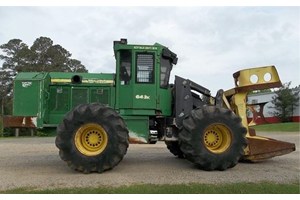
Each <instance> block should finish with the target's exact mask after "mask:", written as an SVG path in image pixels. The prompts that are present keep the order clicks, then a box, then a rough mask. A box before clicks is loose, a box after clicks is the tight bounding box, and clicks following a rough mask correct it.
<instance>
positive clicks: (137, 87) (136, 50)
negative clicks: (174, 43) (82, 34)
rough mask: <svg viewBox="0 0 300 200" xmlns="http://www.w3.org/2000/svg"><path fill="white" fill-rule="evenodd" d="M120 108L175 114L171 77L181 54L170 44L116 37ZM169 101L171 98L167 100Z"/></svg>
mask: <svg viewBox="0 0 300 200" xmlns="http://www.w3.org/2000/svg"><path fill="white" fill-rule="evenodd" d="M114 53H115V58H116V109H119V110H120V113H121V114H124V115H127V114H128V115H148V116H149V115H150V116H151V115H156V114H157V113H158V112H160V113H162V114H164V115H168V114H171V103H170V100H171V99H172V97H171V92H170V88H169V79H170V74H171V70H172V67H173V64H177V60H178V59H177V55H176V54H175V53H173V52H172V51H170V50H169V49H168V48H167V47H165V46H163V45H160V44H158V43H155V44H154V45H134V44H127V40H126V39H121V40H120V41H114ZM167 101H168V102H167Z"/></svg>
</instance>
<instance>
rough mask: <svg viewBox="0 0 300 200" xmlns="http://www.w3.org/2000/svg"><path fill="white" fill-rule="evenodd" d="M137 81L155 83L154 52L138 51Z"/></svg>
mask: <svg viewBox="0 0 300 200" xmlns="http://www.w3.org/2000/svg"><path fill="white" fill-rule="evenodd" d="M136 82H137V83H154V54H149V53H137V55H136Z"/></svg>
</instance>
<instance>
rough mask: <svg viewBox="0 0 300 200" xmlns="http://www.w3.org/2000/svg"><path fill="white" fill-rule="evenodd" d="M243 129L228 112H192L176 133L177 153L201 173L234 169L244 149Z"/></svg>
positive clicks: (207, 109) (211, 109) (209, 109)
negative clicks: (178, 149)
mask: <svg viewBox="0 0 300 200" xmlns="http://www.w3.org/2000/svg"><path fill="white" fill-rule="evenodd" d="M246 131H247V130H246V128H245V127H243V125H242V124H241V118H240V117H238V116H237V115H235V114H234V113H233V112H232V111H231V110H228V109H225V108H217V107H215V106H204V107H202V108H196V109H194V110H192V111H191V113H190V115H189V116H188V117H187V118H185V119H184V120H183V128H182V129H181V130H180V132H179V145H180V149H181V150H182V152H183V153H184V155H185V156H186V158H187V159H188V160H189V161H191V162H193V163H195V165H196V166H197V167H198V168H200V169H203V170H207V171H211V170H226V169H228V168H231V167H234V166H235V165H236V164H237V163H238V161H239V159H240V158H241V156H243V155H244V148H245V147H246V145H247V140H246V137H245V134H246Z"/></svg>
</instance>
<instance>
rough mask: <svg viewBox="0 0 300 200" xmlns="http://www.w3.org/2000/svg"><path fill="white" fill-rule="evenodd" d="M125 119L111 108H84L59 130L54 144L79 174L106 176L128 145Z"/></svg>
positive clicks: (75, 111)
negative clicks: (93, 173)
mask: <svg viewBox="0 0 300 200" xmlns="http://www.w3.org/2000/svg"><path fill="white" fill-rule="evenodd" d="M128 139H129V136H128V130H127V128H126V125H125V123H124V121H123V119H122V118H121V117H120V115H119V114H118V113H117V112H116V111H115V110H113V109H112V108H109V107H105V106H104V105H101V104H97V103H94V104H82V105H79V106H77V107H75V108H74V109H73V110H72V111H70V112H69V113H67V114H66V116H65V117H64V119H63V121H62V123H61V124H60V125H59V126H58V127H57V137H56V140H55V144H56V146H57V147H58V149H59V155H60V157H61V159H62V160H64V161H66V162H67V163H68V165H69V166H70V167H71V168H72V169H74V170H77V171H80V172H84V173H90V172H99V173H101V172H103V171H105V170H109V169H112V168H113V167H115V166H116V165H117V164H118V163H119V162H120V161H121V160H122V159H123V157H124V155H125V154H126V152H127V148H128V145H129V142H128Z"/></svg>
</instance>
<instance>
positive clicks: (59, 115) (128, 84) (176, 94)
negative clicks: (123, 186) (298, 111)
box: [14, 39, 295, 173]
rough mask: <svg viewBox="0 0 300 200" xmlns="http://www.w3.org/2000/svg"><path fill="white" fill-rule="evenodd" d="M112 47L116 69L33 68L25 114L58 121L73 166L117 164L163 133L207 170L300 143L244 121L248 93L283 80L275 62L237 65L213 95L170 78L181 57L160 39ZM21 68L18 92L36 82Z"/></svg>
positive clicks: (179, 152) (41, 122) (62, 147)
mask: <svg viewBox="0 0 300 200" xmlns="http://www.w3.org/2000/svg"><path fill="white" fill-rule="evenodd" d="M113 47H114V55H115V59H116V73H115V74H97V75H95V74H94V75H93V74H81V73H67V74H66V73H42V74H41V73H35V74H31V76H30V77H33V79H34V80H40V82H39V84H38V86H37V88H38V89H35V90H34V91H37V92H36V93H37V95H36V96H37V98H38V99H39V100H38V101H37V103H38V104H39V106H35V107H37V108H35V109H34V110H35V111H34V112H33V113H32V114H29V113H27V116H36V122H37V123H36V124H37V127H39V128H43V127H48V126H51V125H52V126H57V125H58V124H59V125H58V126H57V137H56V141H55V144H56V146H57V148H58V149H59V155H60V157H61V159H62V160H64V161H66V162H67V164H68V165H69V166H70V167H71V168H72V169H74V170H77V171H80V172H84V173H90V172H99V173H101V172H103V171H106V170H109V169H112V168H113V167H115V166H116V165H118V163H119V162H120V161H121V160H122V159H123V157H124V155H125V154H126V152H127V148H128V146H129V143H152V144H154V143H156V142H157V141H158V140H163V141H164V142H165V143H166V146H167V148H168V149H169V150H170V152H171V153H172V154H174V155H175V156H177V157H179V158H184V159H187V160H189V161H191V162H192V163H194V164H195V165H196V166H197V167H198V168H200V169H203V170H208V171H210V170H226V169H228V168H232V167H234V166H235V165H236V164H237V163H238V161H241V160H243V161H250V162H257V161H261V160H265V159H268V158H272V157H274V156H280V155H284V154H287V153H290V152H292V151H295V144H293V143H288V142H283V141H278V140H274V139H270V138H266V137H261V136H257V135H256V133H255V130H254V129H251V128H249V126H248V122H247V116H246V110H247V103H246V99H247V94H248V93H249V92H251V91H253V90H261V89H266V88H274V87H280V86H281V81H280V79H279V76H278V73H277V71H276V68H275V67H274V66H265V67H258V68H250V69H244V70H241V71H238V72H236V73H234V74H233V78H234V83H235V87H234V88H232V89H230V90H226V91H223V90H222V89H220V90H219V91H218V92H217V94H216V96H212V95H211V93H210V91H209V90H208V89H207V88H205V87H203V86H201V85H198V84H197V83H195V82H193V81H191V80H189V79H185V78H182V77H179V76H175V83H174V84H169V78H170V73H171V70H172V66H173V65H176V64H177V60H178V58H177V55H176V54H175V53H173V52H172V51H171V50H169V49H168V48H167V47H165V46H163V45H161V44H158V43H155V44H154V45H134V44H127V40H126V39H121V40H120V41H114V45H113ZM20 76H21V77H23V78H19V83H15V86H16V87H15V99H20V98H21V99H22V97H19V98H18V95H20V94H21V93H22V92H23V94H24V93H26V89H27V90H28V89H29V88H30V87H31V86H34V85H35V82H34V80H33V79H29V78H28V77H27V78H26V75H24V74H23V76H22V74H20ZM253 77H254V78H253ZM18 84H19V85H20V87H19V88H18ZM18 91H19V94H18ZM21 91H22V92H21ZM30 95H31V96H34V92H30ZM24 103H25V102H24V101H22V103H20V101H18V100H16V102H14V106H15V108H14V111H15V115H23V116H24V112H23V113H22V110H24V109H25V108H27V107H28V106H30V105H28V106H26V105H24ZM30 104H31V105H32V104H34V103H33V101H31V102H30ZM67 111H68V112H67ZM34 113H37V114H34Z"/></svg>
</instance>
